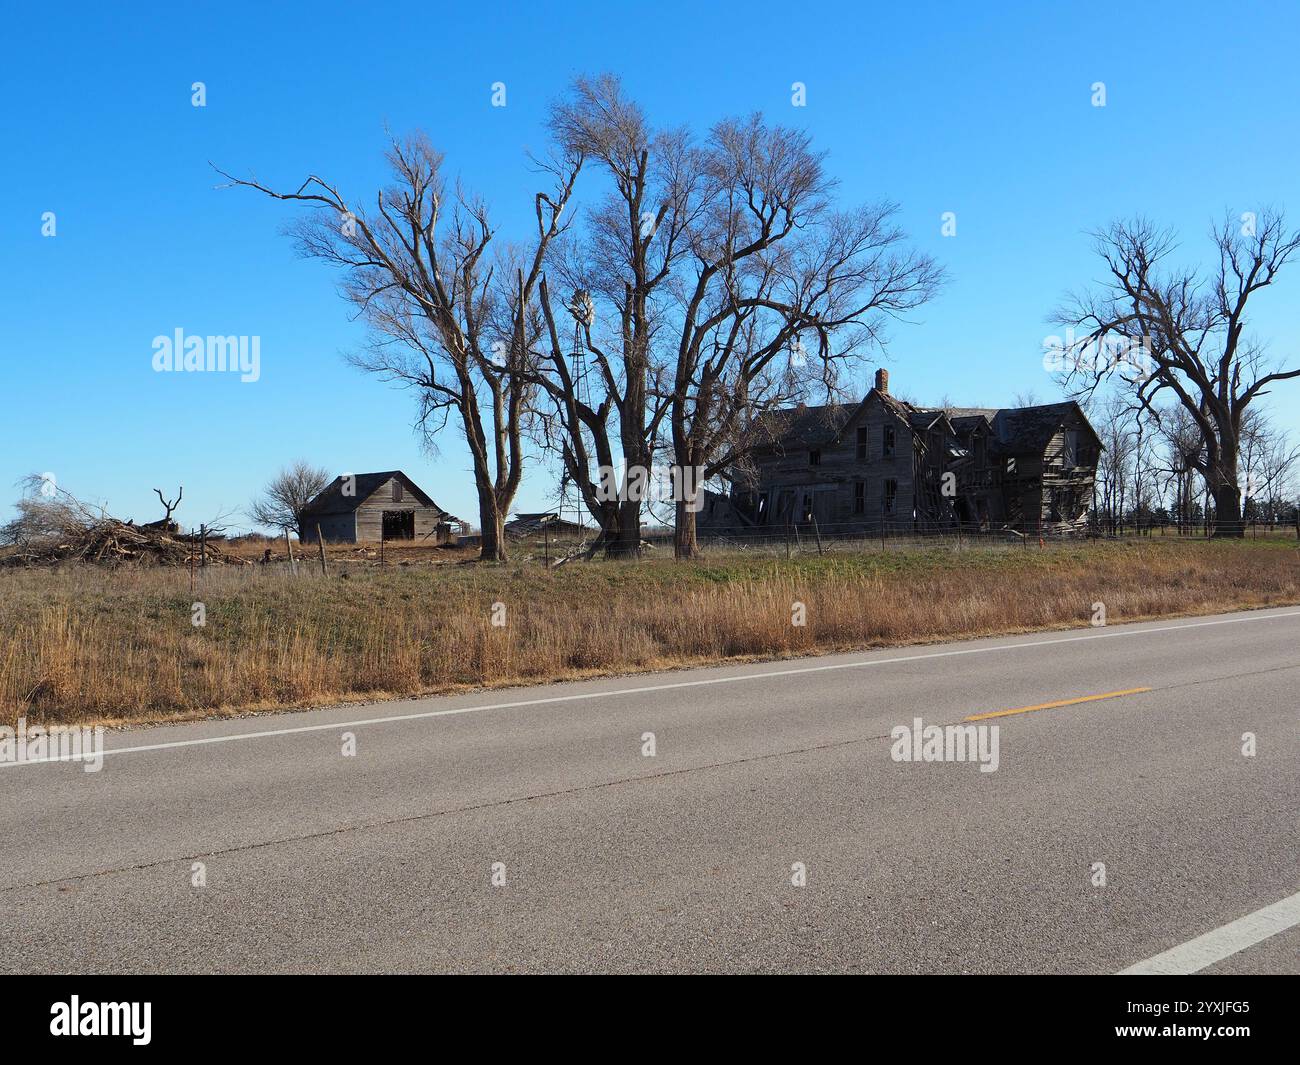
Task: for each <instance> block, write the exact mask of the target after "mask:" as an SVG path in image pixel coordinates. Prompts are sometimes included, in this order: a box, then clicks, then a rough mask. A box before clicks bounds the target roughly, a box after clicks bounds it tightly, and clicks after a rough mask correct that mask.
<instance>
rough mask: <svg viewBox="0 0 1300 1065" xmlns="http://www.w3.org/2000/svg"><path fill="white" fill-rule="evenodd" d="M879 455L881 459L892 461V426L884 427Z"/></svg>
mask: <svg viewBox="0 0 1300 1065" xmlns="http://www.w3.org/2000/svg"><path fill="white" fill-rule="evenodd" d="M880 454H881V456H882V457H883V458H887V459H892V458H893V457H894V427H893V426H892V425H886V426H885V434H884V440H883V446H882V448H881V452H880Z"/></svg>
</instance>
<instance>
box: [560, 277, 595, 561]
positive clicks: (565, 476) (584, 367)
mask: <svg viewBox="0 0 1300 1065" xmlns="http://www.w3.org/2000/svg"><path fill="white" fill-rule="evenodd" d="M568 311H569V313H570V314H571V315H572V316H573V347H572V348H571V349H570V355H569V376H570V378H571V380H572V381H573V397H574V399H575V400H577V402H579V403H581V404H583V405H585V406H591V385H590V383H589V382H588V381H587V374H588V372H589V370H590V369H591V367H590V365H589V363H588V359H587V344H586V339H585V331H586V330H587V329H589V328H590V327H591V324H592V323H593V322H594V321H595V320H596V305H595V303H593V302H592V299H591V293H590V292H588V291H587V290H586V289H585V288H580V289H576V290H575V291H574V293H573V295H572V297H570V299H569V306H568ZM573 431H574V432H575V433H580V432H582V425H581V423H579V424H577V425H575V426H574V427H573ZM570 486H572V487H573V497H574V498H573V506H572V509H573V517H574V521H575V522H577V523H578V524H580V525H581V524H584V523H583V520H582V519H583V514H584V507H583V502H582V492H581V490H580V489H579V488H578V486H577V485H574V484H573V481H572V480H571V479H570V477H569V471H568V469H567V468H566V469H565V470H564V471H563V472H562V473H561V475H560V516H561V517H563V516H564V513H565V511H566V510H568V509H569V506H568V500H569V488H570ZM583 539H584V540H585V536H584V537H583Z"/></svg>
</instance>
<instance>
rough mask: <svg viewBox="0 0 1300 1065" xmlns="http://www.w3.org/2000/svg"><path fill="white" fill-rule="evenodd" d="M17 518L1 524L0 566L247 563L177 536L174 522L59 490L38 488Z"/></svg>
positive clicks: (24, 501)
mask: <svg viewBox="0 0 1300 1065" xmlns="http://www.w3.org/2000/svg"><path fill="white" fill-rule="evenodd" d="M17 507H18V517H16V518H15V519H14V520H13V521H11V522H9V523H8V524H6V525H3V526H0V565H8V566H54V565H58V564H59V563H61V562H96V563H103V564H108V565H112V564H131V563H154V564H158V565H164V566H186V565H189V564H190V562H191V561H193V562H195V563H197V562H198V561H199V560H200V556H202V558H203V560H204V561H206V562H207V563H208V564H209V565H214V564H215V565H224V564H228V563H234V564H236V565H250V563H249V562H248V561H247V560H246V559H243V558H239V557H238V556H234V555H228V554H226V553H224V552H222V551H221V550H220V549H219V548H217V547H216V546H214V545H213V544H212V543H211V542H209V543H207V544H206V545H203V544H200V541H199V538H198V537H197V536H186V535H182V534H180V533H179V532H178V531H177V529H176V526H175V524H174V523H171V522H157V523H154V524H150V525H136V524H135V523H134V522H130V521H120V520H118V519H117V518H114V517H112V516H110V515H109V514H107V513H105V512H104V511H103V510H102V509H95V508H92V507H88V506H86V505H85V504H83V503H82V502H81V501H80V500H78V499H76V498H75V497H73V496H72V495H70V494H69V493H67V492H65V491H63V490H62V489H57V490H38V491H35V492H32V493H31V494H29V495H27V496H25V497H24V498H23V499H21V500H19V502H18V504H17Z"/></svg>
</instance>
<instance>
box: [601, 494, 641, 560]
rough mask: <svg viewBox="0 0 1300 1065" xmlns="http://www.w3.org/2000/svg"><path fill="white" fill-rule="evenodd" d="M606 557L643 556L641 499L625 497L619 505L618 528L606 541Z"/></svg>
mask: <svg viewBox="0 0 1300 1065" xmlns="http://www.w3.org/2000/svg"><path fill="white" fill-rule="evenodd" d="M605 557H606V558H640V557H641V501H640V500H639V499H625V500H622V501H621V502H620V503H619V505H618V528H617V529H615V530H614V533H613V535H612V536H610V537H608V538H607V539H606V541H605Z"/></svg>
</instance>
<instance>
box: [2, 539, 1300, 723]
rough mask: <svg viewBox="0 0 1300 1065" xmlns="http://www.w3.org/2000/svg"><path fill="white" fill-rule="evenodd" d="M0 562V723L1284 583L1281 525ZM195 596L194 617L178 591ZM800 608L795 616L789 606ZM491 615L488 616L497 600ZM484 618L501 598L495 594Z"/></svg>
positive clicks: (1000, 624) (1254, 597)
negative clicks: (546, 554) (344, 555)
mask: <svg viewBox="0 0 1300 1065" xmlns="http://www.w3.org/2000/svg"><path fill="white" fill-rule="evenodd" d="M189 580H190V578H189V575H188V574H187V573H186V572H185V571H182V570H164V569H139V570H133V569H120V570H116V571H109V570H102V569H96V568H93V567H86V566H81V567H70V568H65V569H60V570H55V571H48V570H45V571H37V570H30V571H21V570H20V571H3V572H0V721H3V722H6V723H12V722H13V720H14V719H16V718H17V717H18V716H19V715H25V716H26V717H27V718H28V720H29V722H32V723H35V722H45V723H52V722H74V721H83V722H84V721H90V720H103V721H108V722H131V721H161V720H183V719H186V718H192V717H197V716H203V715H206V714H212V713H234V712H240V711H247V710H256V709H266V708H273V707H275V708H280V707H287V706H306V705H321V704H325V703H330V702H338V701H346V700H357V699H363V698H382V697H386V696H397V695H413V694H417V693H428V692H439V691H455V690H460V689H463V688H466V687H471V686H485V685H486V686H491V685H504V684H519V683H528V682H535V681H546V680H556V679H568V678H576V677H584V676H593V675H598V674H605V673H620V672H632V671H640V670H651V669H661V668H665V667H670V666H685V665H697V664H703V663H716V662H722V661H727V660H737V659H745V658H762V657H781V656H790V655H804V654H815V653H821V652H828V651H843V650H850V649H860V648H868V647H880V646H887V645H892V644H904V643H919V642H926V641H934V640H941V639H949V638H957V637H967V636H976V635H990V634H999V633H1014V632H1023V631H1026V630H1033V629H1050V628H1068V627H1074V626H1082V625H1086V624H1088V622H1089V619H1090V617H1091V614H1092V609H1093V608H1092V604H1093V603H1095V602H1101V603H1104V604H1105V607H1106V612H1107V618H1108V621H1109V622H1110V623H1111V624H1114V623H1117V622H1123V621H1132V620H1139V619H1143V618H1151V617H1159V616H1169V615H1177V614H1198V613H1209V612H1213V611H1220V610H1230V609H1234V608H1244V607H1258V606H1275V605H1280V604H1286V603H1297V602H1300V550H1297V546H1296V544H1295V542H1294V541H1290V542H1287V541H1259V542H1252V541H1246V542H1244V543H1205V542H1178V541H1167V542H1150V543H1101V544H1078V545H1072V544H1057V545H1049V546H1048V547H1047V548H1046V549H1038V548H1036V547H1035V548H1033V549H1030V550H1018V549H1006V548H984V547H981V548H968V549H966V550H964V551H960V552H958V551H953V550H951V549H950V548H933V549H922V550H907V551H885V552H875V553H862V554H836V555H827V556H826V557H817V556H812V557H808V556H805V557H799V558H795V559H793V560H790V561H786V560H783V559H773V558H744V557H738V556H715V557H710V558H707V559H705V560H704V561H702V562H699V563H693V564H678V563H674V562H673V561H672V560H671V559H655V560H648V561H643V562H639V563H604V562H597V563H591V564H586V565H584V564H570V565H568V566H565V567H562V568H560V569H556V570H547V569H544V568H542V567H539V566H535V565H506V566H502V567H485V566H474V565H440V566H429V567H409V568H399V567H390V568H388V569H385V570H383V571H380V570H378V569H377V568H374V567H364V568H362V567H358V568H354V569H353V570H351V571H350V574H349V578H348V579H346V580H345V579H341V576H340V573H339V567H336V568H335V569H334V570H333V571H332V572H331V573H330V575H329V576H328V577H322V576H321V575H320V574H319V573H317V572H315V571H314V570H313V569H312V568H311V567H308V566H303V567H301V568H300V572H299V574H298V575H297V576H292V575H290V574H289V573H288V572H287V567H285V566H279V567H239V568H235V567H230V568H210V569H208V570H207V571H206V573H204V574H203V575H202V576H201V578H200V580H199V586H198V590H197V591H196V592H195V593H194V594H191V593H190V588H189ZM195 601H201V602H203V603H204V604H205V606H206V611H207V620H206V625H204V626H203V627H201V628H198V627H195V626H194V625H193V624H192V623H191V606H192V604H193V603H194V602H195ZM796 602H801V603H803V604H805V606H806V617H807V623H806V625H804V626H802V627H801V626H797V625H795V624H792V615H793V604H794V603H796ZM497 603H499V604H502V606H503V607H504V621H505V624H504V625H503V626H500V627H496V626H494V625H493V624H492V623H491V621H492V617H493V605H494V604H497ZM498 616H500V609H499V608H498Z"/></svg>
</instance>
